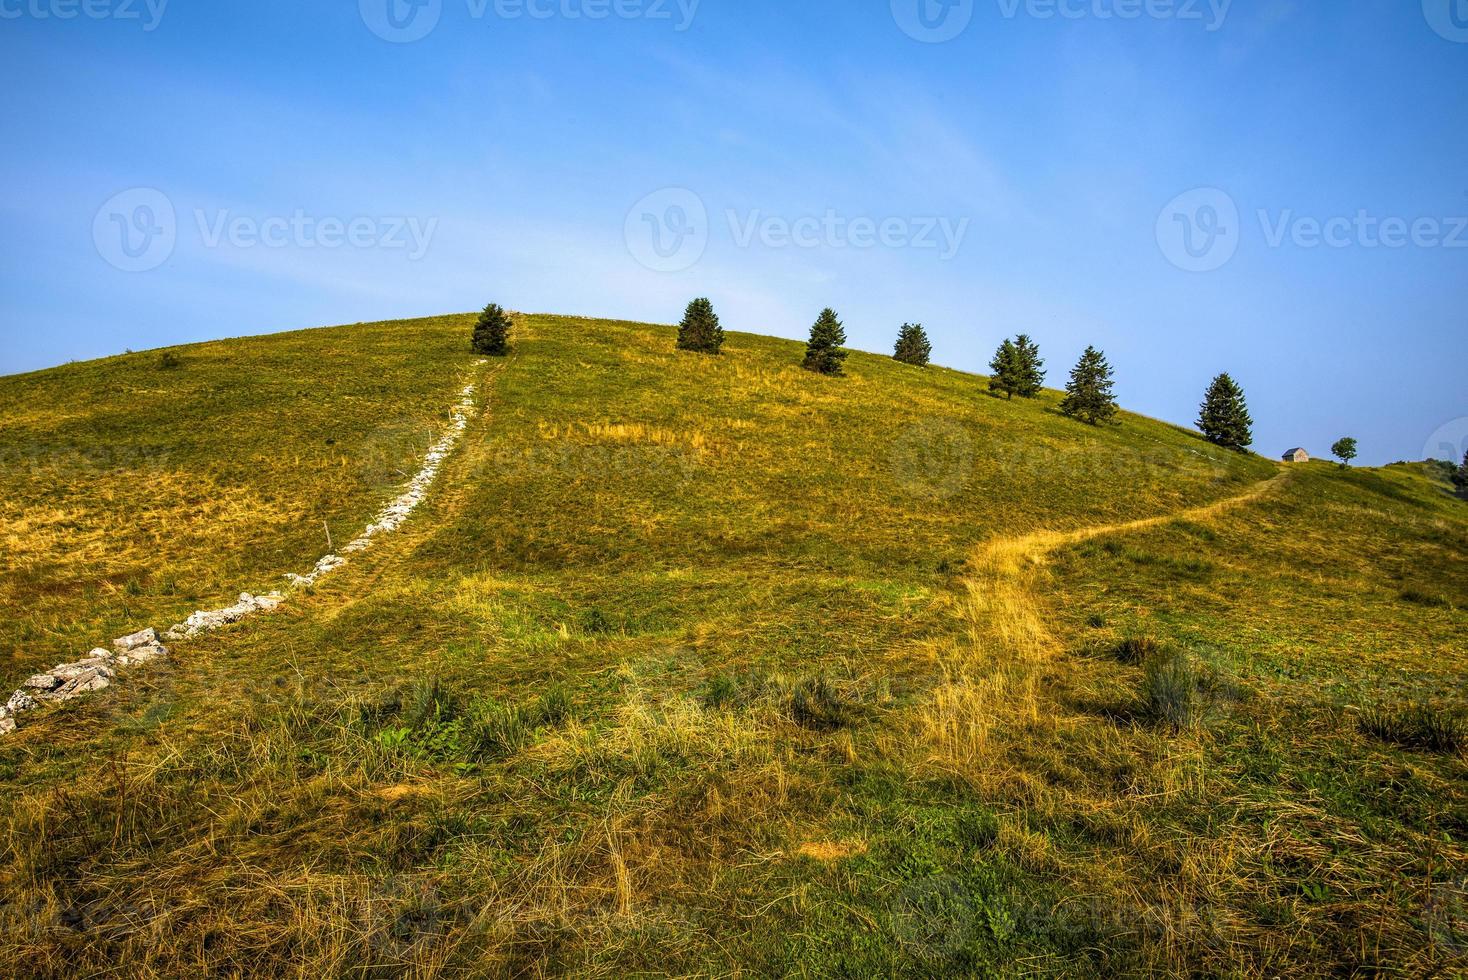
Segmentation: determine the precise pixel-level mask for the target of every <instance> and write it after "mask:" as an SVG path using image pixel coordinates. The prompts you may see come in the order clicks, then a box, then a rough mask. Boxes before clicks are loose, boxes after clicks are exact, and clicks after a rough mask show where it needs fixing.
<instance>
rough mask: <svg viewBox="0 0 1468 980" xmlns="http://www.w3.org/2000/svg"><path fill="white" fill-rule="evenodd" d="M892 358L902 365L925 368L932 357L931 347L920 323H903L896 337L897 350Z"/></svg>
mask: <svg viewBox="0 0 1468 980" xmlns="http://www.w3.org/2000/svg"><path fill="white" fill-rule="evenodd" d="M892 356H893V357H894V358H896V359H897V360H899V361H901V362H902V363H904V364H915V365H917V366H918V367H927V366H928V359H929V358H931V357H932V356H933V345H932V343H930V342H929V340H928V334H927V331H925V330H924V329H923V325H922V324H921V323H904V324H903V325H902V330H901V331H900V332H899V333H898V335H897V348H896V350H895V351H894V352H893V354H892Z"/></svg>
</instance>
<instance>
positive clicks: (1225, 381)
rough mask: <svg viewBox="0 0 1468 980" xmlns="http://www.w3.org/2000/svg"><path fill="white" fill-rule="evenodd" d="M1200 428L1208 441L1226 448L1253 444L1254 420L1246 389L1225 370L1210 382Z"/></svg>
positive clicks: (1241, 447)
mask: <svg viewBox="0 0 1468 980" xmlns="http://www.w3.org/2000/svg"><path fill="white" fill-rule="evenodd" d="M1198 428H1199V430H1201V431H1202V433H1203V435H1205V436H1206V437H1207V438H1208V441H1209V442H1211V443H1213V444H1214V445H1217V446H1223V447H1224V448H1225V449H1233V450H1236V451H1238V452H1243V451H1244V450H1246V449H1248V448H1249V447H1250V446H1252V445H1253V444H1254V420H1253V419H1252V418H1250V416H1249V408H1248V405H1247V404H1245V402H1244V390H1243V389H1242V388H1240V387H1239V385H1238V382H1236V381H1234V379H1233V378H1231V377H1229V376H1228V375H1227V374H1226V373H1225V374H1220V375H1219V376H1218V377H1216V378H1214V379H1213V383H1212V384H1210V385H1209V386H1208V393H1207V394H1206V395H1205V396H1204V398H1203V405H1202V411H1201V412H1200V414H1199V415H1198Z"/></svg>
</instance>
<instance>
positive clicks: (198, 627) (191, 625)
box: [164, 592, 285, 640]
mask: <svg viewBox="0 0 1468 980" xmlns="http://www.w3.org/2000/svg"><path fill="white" fill-rule="evenodd" d="M283 602H285V597H284V596H282V595H281V594H280V593H278V592H272V593H270V594H269V595H262V596H255V595H251V594H250V593H248V592H241V593H240V601H239V602H237V603H235V604H234V605H232V606H226V607H224V608H223V609H210V610H201V611H200V612H196V613H194V614H193V615H192V616H190V617H189V618H188V619H186V620H184V621H183V622H182V623H179V624H177V625H175V626H174V627H172V628H171V629H169V631H168V632H167V633H166V634H164V635H165V637H166V638H167V639H169V640H186V639H188V638H189V637H193V636H198V635H199V634H200V633H212V632H213V631H215V630H217V629H222V628H223V627H225V626H228V625H230V624H231V623H238V622H239V621H240V620H242V619H244V618H245V617H247V616H253V615H254V614H255V613H259V612H269V611H270V610H272V609H275V608H277V607H278V606H279V605H280V604H281V603H283Z"/></svg>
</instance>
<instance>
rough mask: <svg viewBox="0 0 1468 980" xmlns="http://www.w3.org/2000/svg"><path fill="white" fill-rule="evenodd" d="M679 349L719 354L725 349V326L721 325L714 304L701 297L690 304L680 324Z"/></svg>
mask: <svg viewBox="0 0 1468 980" xmlns="http://www.w3.org/2000/svg"><path fill="white" fill-rule="evenodd" d="M678 349H679V350H692V351H699V352H700V353H703V354H718V353H720V352H721V351H723V349H724V328H723V327H721V326H720V325H719V317H718V314H716V313H714V304H713V303H711V302H709V301H708V300H707V299H704V298H702V297H700V298H699V299H696V300H694V301H693V302H691V303H689V304H688V309H687V310H686V311H684V313H683V322H682V323H680V324H679V325H678Z"/></svg>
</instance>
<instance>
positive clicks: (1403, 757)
mask: <svg viewBox="0 0 1468 980" xmlns="http://www.w3.org/2000/svg"><path fill="white" fill-rule="evenodd" d="M472 320H473V318H472V317H467V316H460V317H442V318H437V319H433V320H424V321H410V322H402V323H387V324H376V325H359V326H355V327H340V328H333V329H328V330H319V331H309V332H303V333H296V334H286V335H280V336H273V337H265V338H257V339H251V340H241V341H227V342H219V343H214V344H207V345H201V346H198V347H189V348H183V349H180V350H177V351H174V352H172V353H174V354H175V355H176V356H177V358H178V359H179V361H180V364H179V366H178V367H175V368H168V369H165V368H163V367H161V366H160V364H161V355H160V353H158V352H153V353H150V354H133V355H127V356H125V357H121V358H114V359H110V360H107V361H101V362H94V363H90V364H80V365H71V366H68V367H65V368H60V369H57V370H55V371H48V372H40V373H37V374H33V375H27V376H21V377H16V378H4V379H0V404H4V405H6V406H7V408H6V410H5V413H4V415H3V417H0V460H4V461H5V465H4V467H3V471H0V490H3V493H0V501H3V503H0V507H3V508H4V510H3V512H0V516H3V522H0V527H3V531H0V535H3V538H4V544H5V555H6V558H5V562H4V564H3V565H0V666H3V667H4V669H5V674H6V676H5V678H4V680H5V681H6V682H9V683H12V686H13V683H18V682H19V681H20V680H22V679H23V678H24V677H25V675H26V674H27V673H28V672H29V671H32V670H35V669H39V668H42V667H44V666H47V665H49V664H51V663H55V662H57V661H59V660H62V659H70V658H73V657H74V656H77V655H79V654H81V653H82V652H84V651H85V650H86V649H88V648H89V647H91V646H94V645H96V644H97V643H98V642H100V641H102V640H104V639H106V638H107V637H111V636H115V635H120V633H122V632H125V631H128V630H131V629H135V628H137V627H139V626H142V625H147V624H157V625H163V624H166V623H168V622H172V621H174V620H176V619H177V618H179V617H180V616H181V615H183V614H185V613H187V612H188V611H190V610H192V609H194V608H203V607H209V606H211V605H212V604H218V603H217V602H215V600H219V599H225V600H227V599H228V598H230V597H232V595H233V594H234V593H237V592H239V591H241V590H243V589H260V588H266V587H269V586H270V585H272V584H275V583H278V582H279V576H280V575H283V574H284V573H285V572H289V571H301V570H304V569H305V568H308V567H310V565H311V563H312V562H313V561H314V560H315V559H316V558H317V557H319V555H320V554H322V553H323V552H324V551H325V545H326V530H325V528H323V524H325V526H326V528H329V529H330V531H331V532H332V534H333V535H335V536H336V540H337V541H338V542H340V541H341V540H344V539H345V538H348V537H350V536H351V535H352V534H355V533H356V532H357V531H358V530H360V528H361V526H362V525H363V524H365V522H366V521H367V520H368V519H369V517H370V515H371V513H372V512H373V510H374V509H375V508H376V507H377V506H378V505H380V504H381V503H382V502H383V501H384V500H385V499H386V498H387V497H389V496H390V495H391V494H392V492H393V489H394V488H395V487H396V486H397V485H399V484H400V483H401V482H403V481H404V480H405V479H406V478H407V476H408V475H410V474H411V473H412V472H413V470H414V469H415V468H416V465H417V462H416V460H417V458H418V456H420V455H421V453H422V451H423V449H424V447H425V446H426V445H427V443H428V442H429V441H430V440H431V439H432V438H433V436H434V434H435V433H436V431H437V426H438V425H440V424H441V423H442V421H443V419H444V417H445V413H446V410H447V407H448V405H449V403H450V401H451V400H452V398H453V396H454V393H455V392H457V391H458V390H459V388H460V387H462V385H463V384H464V383H465V381H466V380H468V379H471V378H473V377H474V376H475V374H476V373H477V374H478V376H479V378H480V380H481V381H482V382H483V383H482V389H481V390H482V398H481V405H482V407H483V414H482V417H480V418H478V419H476V420H475V421H474V422H473V423H472V424H471V426H470V428H469V430H468V432H467V433H466V436H465V440H464V442H463V444H462V445H461V447H460V449H459V451H458V452H457V453H456V454H455V456H454V457H453V458H451V459H450V460H449V461H448V463H447V464H446V465H445V467H444V470H443V473H442V476H441V478H440V481H439V482H438V484H437V485H436V486H435V488H434V491H433V493H432V495H431V496H430V498H429V500H428V501H427V502H426V503H425V504H424V506H423V507H422V508H421V509H420V511H419V512H418V513H417V514H416V515H415V516H414V518H413V519H412V521H410V522H409V523H408V524H407V525H406V526H405V527H404V528H403V529H402V530H401V531H399V532H398V533H397V534H395V535H394V536H392V537H391V538H390V539H384V540H383V543H382V544H381V545H380V546H378V547H377V548H375V549H374V550H373V551H372V552H370V553H368V554H366V555H364V556H362V557H361V558H360V559H359V560H357V561H355V562H354V563H353V564H352V565H350V566H348V567H347V568H346V569H344V570H343V571H342V572H340V573H338V575H337V576H335V577H333V578H330V579H327V580H325V581H324V582H323V583H322V584H321V585H319V586H317V587H316V588H314V589H313V590H311V592H310V593H309V594H308V595H305V596H301V597H299V600H298V601H296V602H293V603H292V604H291V605H289V606H287V607H286V608H285V609H283V610H282V611H280V612H279V613H277V614H274V615H271V616H268V617H264V618H261V619H257V620H254V621H251V622H249V623H248V624H244V625H241V626H240V627H237V628H235V629H232V630H229V631H226V632H223V633H219V634H215V635H212V636H209V637H206V638H201V639H198V640H194V641H189V642H187V643H182V644H179V645H178V646H177V647H176V649H175V656H174V658H173V659H172V660H171V661H169V662H167V663H166V664H163V665H159V666H150V667H148V668H145V669H142V670H139V671H137V672H135V673H132V674H130V675H128V676H127V677H126V678H125V679H124V681H123V683H121V684H119V685H117V686H115V687H114V688H112V689H109V690H108V691H106V692H103V693H102V694H100V695H98V696H96V697H93V698H90V699H86V700H82V701H77V702H72V703H71V704H69V705H67V706H66V707H64V708H62V709H60V710H57V711H55V712H53V713H51V714H49V715H42V716H28V719H27V724H26V726H25V727H24V728H22V730H21V731H20V732H19V733H17V734H16V735H14V736H11V737H10V738H9V739H7V740H5V741H3V742H0V778H3V780H4V784H5V786H6V787H7V789H6V797H7V803H8V812H0V834H3V837H0V839H3V841H4V846H5V851H6V853H5V855H4V858H5V859H4V861H3V863H0V969H3V970H4V971H5V972H6V973H12V974H17V975H26V974H40V975H46V974H50V975H58V976H60V975H74V974H76V973H86V972H89V971H100V970H103V969H106V968H108V967H109V965H111V964H117V963H125V964H128V968H129V970H131V971H134V972H138V973H149V972H153V973H162V974H169V975H197V974H198V973H200V972H211V973H219V974H230V973H254V972H265V971H270V972H276V973H281V974H284V975H309V976H320V975H339V974H353V975H358V974H361V973H363V972H366V973H372V974H384V975H386V974H393V973H398V972H410V973H414V974H422V975H435V974H455V973H494V974H515V975H518V974H527V975H541V974H545V973H561V972H575V973H583V974H591V975H606V976H620V975H626V974H628V973H636V972H645V973H655V974H676V975H684V974H706V973H713V974H719V975H725V974H732V973H736V972H741V973H744V974H749V975H783V974H789V973H802V974H809V975H822V976H825V975H847V976H868V975H879V974H899V975H918V976H922V975H953V974H955V973H956V974H960V975H987V974H1000V975H1003V974H1014V973H1032V972H1041V973H1045V972H1051V973H1072V974H1074V973H1076V972H1095V971H1105V972H1112V973H1123V974H1125V973H1146V972H1156V971H1170V972H1201V973H1218V974H1243V975H1265V974H1278V973H1286V972H1287V973H1292V974H1338V973H1342V972H1346V973H1350V972H1374V971H1377V970H1381V971H1384V972H1404V973H1408V974H1422V973H1427V972H1430V971H1432V970H1440V971H1444V972H1447V973H1451V972H1452V971H1453V970H1455V969H1459V970H1461V969H1464V968H1468V905H1465V888H1468V886H1465V882H1464V875H1465V874H1468V781H1465V779H1468V763H1465V758H1464V754H1463V736H1462V734H1461V727H1460V728H1457V729H1454V727H1453V726H1454V724H1455V723H1456V722H1455V720H1454V719H1455V718H1457V717H1460V713H1461V712H1463V711H1464V709H1468V695H1465V693H1464V692H1465V690H1468V684H1465V679H1468V678H1465V672H1468V646H1465V644H1464V643H1463V639H1462V638H1463V635H1464V627H1465V624H1468V613H1465V610H1468V557H1465V556H1468V507H1465V505H1464V504H1463V503H1462V502H1461V501H1458V500H1455V499H1453V498H1452V497H1451V496H1450V495H1449V494H1448V492H1447V490H1446V488H1445V486H1444V485H1443V484H1442V483H1441V482H1440V481H1439V480H1438V479H1436V478H1435V477H1434V476H1433V475H1432V474H1431V473H1429V472H1428V471H1427V470H1425V469H1424V468H1421V467H1408V466H1402V467H1392V468H1388V469H1385V470H1370V471H1364V470H1363V471H1351V472H1345V471H1342V470H1339V469H1338V468H1335V467H1333V466H1329V465H1326V464H1311V465H1309V466H1306V467H1301V468H1294V469H1289V470H1284V469H1282V468H1281V467H1279V466H1277V465H1275V464H1273V463H1270V462H1267V461H1264V460H1260V459H1258V458H1255V457H1243V456H1237V455H1233V454H1229V453H1225V452H1222V451H1220V450H1217V449H1215V448H1214V447H1212V446H1209V445H1208V444H1207V443H1205V442H1203V441H1202V440H1201V439H1200V438H1199V437H1197V436H1196V435H1194V434H1192V433H1190V432H1187V431H1185V430H1182V429H1179V428H1176V427H1173V426H1169V425H1166V424H1163V423H1159V422H1156V421H1153V420H1148V419H1144V418H1139V417H1136V416H1131V415H1125V416H1124V417H1123V419H1122V424H1121V425H1120V426H1118V427H1114V428H1104V429H1092V428H1089V427H1086V426H1082V425H1079V424H1077V423H1074V422H1071V421H1069V420H1067V419H1065V418H1063V417H1062V416H1060V415H1059V413H1058V412H1057V411H1056V405H1057V403H1058V395H1056V394H1054V393H1050V392H1047V393H1046V394H1045V395H1044V396H1043V397H1041V398H1040V399H1037V400H1035V401H1033V402H1014V403H1010V402H1004V401H1000V400H997V399H992V398H989V397H987V396H985V395H984V394H982V391H983V388H984V385H983V383H982V381H981V380H980V379H977V378H974V377H972V376H969V375H964V374H961V373H959V372H954V371H948V370H944V369H939V368H930V369H927V370H919V369H915V368H911V367H908V366H906V365H902V364H898V363H895V362H893V361H892V360H890V359H888V358H883V357H877V356H874V355H865V354H855V355H853V356H852V358H851V359H850V361H849V363H848V376H847V377H844V378H836V379H831V378H822V377H818V376H815V375H811V374H809V373H807V372H804V371H802V370H800V369H799V367H798V363H799V358H800V347H799V345H796V344H792V343H790V342H787V341H781V340H774V339H770V338H764V337H756V336H749V335H743V334H733V335H731V336H730V340H729V344H728V347H727V349H726V353H725V355H724V356H723V357H720V358H717V359H711V358H705V357H702V356H696V355H686V354H676V353H675V352H674V351H673V350H672V347H673V331H672V329H671V328H668V327H657V326H650V325H645V324H633V323H621V322H611V321H601V320H581V319H570V318H561V317H550V316H530V317H524V318H522V320H521V322H520V324H519V327H518V333H517V337H516V347H515V351H514V353H513V355H512V356H511V357H510V358H508V359H506V360H504V361H497V362H494V363H492V364H490V365H489V366H487V367H484V368H476V367H475V366H474V359H473V358H472V357H471V356H470V355H469V354H468V352H467V351H466V350H465V346H466V341H467V337H468V334H469V328H470V325H471V324H472ZM12 461H13V462H12ZM1455 732H1457V734H1456V735H1455V734H1454V733H1455Z"/></svg>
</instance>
